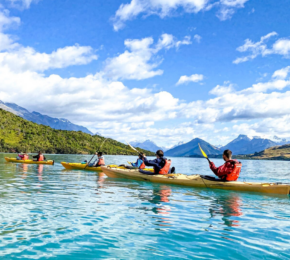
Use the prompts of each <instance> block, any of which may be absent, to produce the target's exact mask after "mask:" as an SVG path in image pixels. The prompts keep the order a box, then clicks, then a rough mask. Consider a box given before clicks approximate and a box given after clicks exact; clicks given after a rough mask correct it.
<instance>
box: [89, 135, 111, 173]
mask: <svg viewBox="0 0 290 260" xmlns="http://www.w3.org/2000/svg"><path fill="white" fill-rule="evenodd" d="M106 140H107V139H106V138H105V140H104V141H103V142H102V143H101V145H100V147H99V149H98V150H100V149H101V148H102V146H103V144H104V143H105V142H106ZM94 157H95V154H94V155H93V157H92V158H91V160H90V161H89V163H88V164H87V165H86V167H85V168H84V169H86V168H87V167H88V166H89V164H90V162H91V161H92V160H93V158H94Z"/></svg>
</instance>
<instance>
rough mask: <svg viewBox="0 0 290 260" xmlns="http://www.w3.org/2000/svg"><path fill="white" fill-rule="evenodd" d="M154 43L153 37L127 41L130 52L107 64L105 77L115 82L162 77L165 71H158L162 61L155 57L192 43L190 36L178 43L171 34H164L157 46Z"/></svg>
mask: <svg viewBox="0 0 290 260" xmlns="http://www.w3.org/2000/svg"><path fill="white" fill-rule="evenodd" d="M153 43H154V40H153V38H152V37H148V38H144V39H141V40H138V39H135V40H126V41H125V46H126V48H127V49H128V50H126V51H125V52H124V53H122V54H120V55H119V56H117V57H114V58H109V59H108V60H107V61H106V62H105V68H104V73H105V75H106V76H107V77H108V78H111V79H113V80H117V79H136V80H141V79H147V78H152V77H154V76H158V75H162V74H163V71H162V70H160V69H156V68H157V67H158V66H159V65H160V63H161V62H162V59H156V58H155V55H156V54H157V53H158V52H159V51H161V50H162V49H170V48H174V47H175V48H178V47H180V46H181V45H188V44H191V41H190V37H188V36H186V37H185V38H184V39H183V40H180V41H178V40H177V39H175V37H174V36H173V35H171V34H162V35H161V37H160V39H159V40H158V42H157V43H156V44H155V45H154V44H153Z"/></svg>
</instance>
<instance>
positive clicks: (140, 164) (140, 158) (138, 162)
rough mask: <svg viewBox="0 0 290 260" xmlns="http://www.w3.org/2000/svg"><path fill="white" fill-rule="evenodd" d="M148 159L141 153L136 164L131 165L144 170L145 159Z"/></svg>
mask: <svg viewBox="0 0 290 260" xmlns="http://www.w3.org/2000/svg"><path fill="white" fill-rule="evenodd" d="M144 157H146V155H145V154H144V153H140V154H139V157H138V159H137V161H136V162H135V163H132V162H131V163H130V164H131V165H132V167H133V168H138V169H144V168H145V163H144V162H143V158H144Z"/></svg>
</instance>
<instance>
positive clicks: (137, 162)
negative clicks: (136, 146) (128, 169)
mask: <svg viewBox="0 0 290 260" xmlns="http://www.w3.org/2000/svg"><path fill="white" fill-rule="evenodd" d="M142 163H143V161H142V160H141V159H140V158H139V159H137V161H136V162H135V163H131V165H132V166H133V167H137V168H140V166H141V165H142Z"/></svg>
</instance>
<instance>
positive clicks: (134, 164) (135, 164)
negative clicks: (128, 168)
mask: <svg viewBox="0 0 290 260" xmlns="http://www.w3.org/2000/svg"><path fill="white" fill-rule="evenodd" d="M138 161H139V159H138V160H137V161H136V162H135V163H131V165H132V166H133V167H138Z"/></svg>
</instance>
